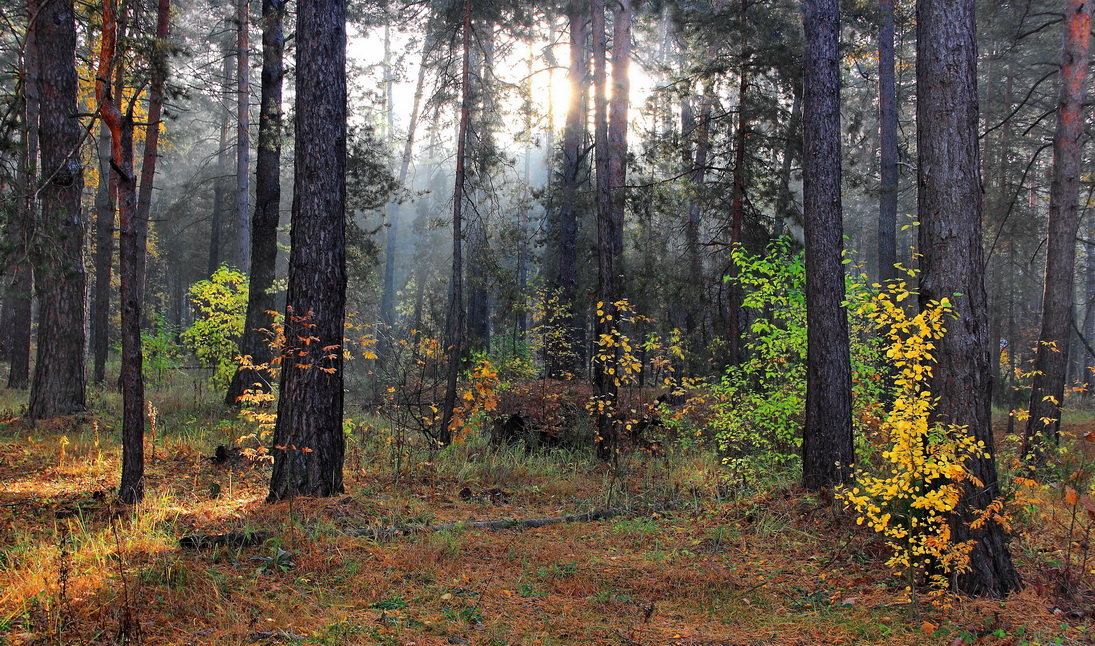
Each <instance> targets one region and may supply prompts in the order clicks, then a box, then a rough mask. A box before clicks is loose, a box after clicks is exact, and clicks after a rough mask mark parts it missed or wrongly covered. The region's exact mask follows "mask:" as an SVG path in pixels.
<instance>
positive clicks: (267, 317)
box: [224, 0, 285, 406]
mask: <svg viewBox="0 0 1095 646" xmlns="http://www.w3.org/2000/svg"><path fill="white" fill-rule="evenodd" d="M284 18H285V0H262V25H263V26H262V85H261V90H260V93H261V95H260V98H259V104H260V105H259V142H258V152H257V155H256V160H255V212H254V215H253V216H252V218H251V224H250V227H251V236H250V238H251V255H250V257H251V272H250V282H249V284H248V293H247V314H246V317H245V320H244V329H243V335H242V336H241V337H240V346H239V351H240V356H245V357H250V358H251V360H250V365H251V366H256V367H258V368H257V369H253V368H250V367H242V366H241V367H240V368H239V369H237V370H236V374H235V375H233V376H232V383H231V384H229V386H228V392H227V393H226V394H225V397H224V400H225V403H226V404H228V405H230V406H231V405H234V404H236V403H237V402H238V400H239V398H240V397H241V396H242V395H243V394H244V391H246V390H258V391H260V392H269V391H270V389H271V387H272V383H271V379H272V375H271V374H270V372H269V370H267V369H265V368H262V367H261V366H269V365H270V363H271V362H272V361H273V360H274V352H273V350H272V349H271V347H270V341H271V339H270V334H272V325H273V317H272V316H271V312H273V311H274V308H275V307H277V303H276V302H275V299H274V294H273V291H272V288H273V285H274V272H275V269H276V262H277V254H278V222H279V220H280V216H281V138H282V133H281V97H282V85H283V84H282V80H283V79H284V76H285V60H284V59H285V30H284Z"/></svg>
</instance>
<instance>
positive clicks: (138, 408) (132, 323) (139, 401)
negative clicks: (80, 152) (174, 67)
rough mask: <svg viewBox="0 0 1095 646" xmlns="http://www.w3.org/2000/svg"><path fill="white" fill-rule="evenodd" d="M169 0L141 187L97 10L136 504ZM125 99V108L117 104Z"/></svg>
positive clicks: (114, 27)
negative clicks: (145, 304) (148, 263)
mask: <svg viewBox="0 0 1095 646" xmlns="http://www.w3.org/2000/svg"><path fill="white" fill-rule="evenodd" d="M170 14H171V6H170V2H169V0H159V4H158V6H157V11H156V43H155V46H154V47H155V49H154V51H153V52H152V55H151V56H150V57H149V60H150V70H149V76H150V83H149V94H148V123H147V126H146V131H145V155H144V160H143V166H144V167H143V168H142V171H141V180H142V185H141V194H140V196H138V193H137V176H136V173H135V172H134V168H133V146H132V142H133V128H134V122H133V113H132V110H133V105H134V102H135V99H134V100H130V101H128V102H123V100H122V98H123V97H122V92H121V88H120V85H115V84H113V83H112V82H111V79H112V78H113V74H112V71H113V69H114V67H113V66H114V64H115V62H116V60H117V59H119V58H120V57H121V55H122V53H121V52H120V51H119V48H118V25H119V17H118V5H117V0H105V2H104V3H103V14H102V29H103V33H102V40H101V41H100V47H99V61H98V71H97V72H96V75H95V97H96V100H97V101H98V104H99V114H100V116H101V117H102V119H103V123H105V124H106V126H107V128H108V129H109V130H110V134H111V153H110V166H111V168H112V169H113V170H114V175H115V181H116V187H117V188H116V190H117V204H118V222H119V227H120V230H119V234H120V235H119V247H118V249H119V257H118V269H119V277H120V279H121V286H120V290H119V291H120V301H121V314H122V375H121V382H122V479H121V484H120V486H119V491H118V498H119V500H121V501H122V502H124V503H130V504H132V503H136V502H139V501H140V500H141V498H142V497H143V495H144V424H145V419H144V415H145V399H144V376H143V373H142V370H143V365H144V356H143V354H142V350H141V304H142V300H143V297H144V269H145V248H146V245H147V240H148V219H149V218H148V214H149V209H150V205H151V199H152V180H153V178H154V176H155V172H156V158H157V145H158V141H159V128H160V114H161V112H162V109H163V97H164V83H165V80H166V76H167V62H166V54H165V52H166V50H165V41H166V39H167V34H168V28H169V26H170ZM123 103H127V104H128V107H127V108H126V109H125V111H123V109H122V107H123Z"/></svg>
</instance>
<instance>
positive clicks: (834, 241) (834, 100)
mask: <svg viewBox="0 0 1095 646" xmlns="http://www.w3.org/2000/svg"><path fill="white" fill-rule="evenodd" d="M803 10H804V12H803V17H804V22H803V26H804V28H805V33H806V50H805V54H804V58H803V84H802V87H803V97H802V117H803V125H804V128H803V134H804V138H803V172H802V182H803V186H802V188H803V191H802V192H803V200H802V205H803V216H804V223H805V236H806V341H807V350H806V424H805V426H804V428H803V431H802V482H803V484H804V485H805V486H806V487H807V488H809V489H821V488H825V487H832V486H834V485H839V484H843V483H844V482H846V481H847V480H848V479H849V478H850V476H851V474H852V471H851V467H852V464H853V463H854V461H855V449H854V447H853V444H852V376H851V361H850V358H849V350H848V317H847V312H846V311H845V309H844V267H843V264H842V251H843V227H842V221H841V218H842V212H841V200H840V159H841V156H840V49H839V36H840V5H839V2H838V0H806V2H805V3H804V4H803Z"/></svg>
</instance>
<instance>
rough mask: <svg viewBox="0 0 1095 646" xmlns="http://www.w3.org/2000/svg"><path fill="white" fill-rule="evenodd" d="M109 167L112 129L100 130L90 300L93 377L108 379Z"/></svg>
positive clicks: (111, 197)
mask: <svg viewBox="0 0 1095 646" xmlns="http://www.w3.org/2000/svg"><path fill="white" fill-rule="evenodd" d="M111 176H112V173H111V170H110V129H109V128H107V127H106V124H103V125H102V126H101V127H100V131H99V187H98V190H96V192H95V291H94V293H93V295H92V301H91V331H92V335H91V354H92V363H93V366H92V371H91V381H92V383H95V384H102V383H103V382H104V381H105V380H106V362H107V358H108V356H109V352H110V291H111V290H110V276H111V269H112V267H113V261H114V194H113V192H112V191H111V189H110V186H111Z"/></svg>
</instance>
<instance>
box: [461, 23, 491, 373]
mask: <svg viewBox="0 0 1095 646" xmlns="http://www.w3.org/2000/svg"><path fill="white" fill-rule="evenodd" d="M481 29H482V31H483V32H485V33H483V34H482V35H480V36H478V38H477V39H476V40H477V42H479V43H480V52H481V54H482V56H481V57H480V56H475V58H476V60H475V61H473V63H474V64H473V67H474V68H475V70H474V72H473V73H472V84H471V89H472V95H473V96H474V97H475V98H474V100H473V102H472V118H471V132H472V135H471V140H470V141H471V143H472V146H471V151H470V153H469V154H470V161H471V162H472V167H471V170H472V178H473V181H472V187H473V191H472V198H471V199H472V202H471V203H472V205H473V210H472V212H470V213H468V214H467V216H465V220H466V222H467V226H466V229H467V232H466V234H465V247H466V250H465V252H466V255H467V264H468V270H467V274H468V275H467V292H468V297H467V349H468V350H469V351H472V352H476V351H482V352H490V343H491V297H490V291H489V284H488V281H489V272H488V263H489V262H490V246H489V245H490V243H489V240H488V237H487V229H488V222H487V217H488V214H489V211H488V210H487V209H485V208H483V209H480V208H479V207H480V205H485V204H486V203H487V199H486V196H487V190H488V184H489V180H488V178H489V177H490V175H491V174H492V172H493V168H494V166H495V164H496V156H497V150H496V148H495V143H494V127H495V105H494V101H493V96H492V88H491V83H492V82H493V76H494V25H492V24H489V23H487V24H482V25H481ZM473 31H474V26H473ZM475 53H477V52H474V51H473V54H475Z"/></svg>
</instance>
